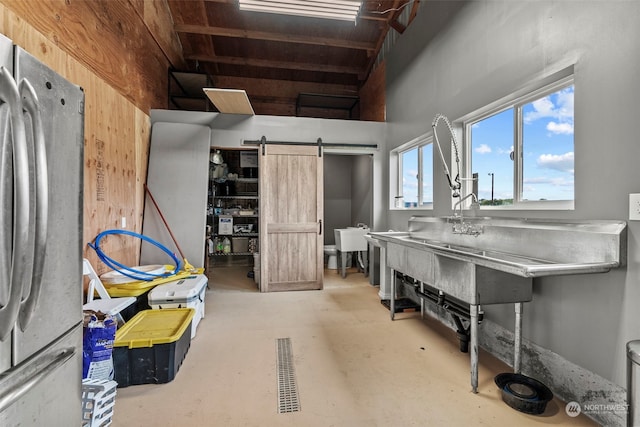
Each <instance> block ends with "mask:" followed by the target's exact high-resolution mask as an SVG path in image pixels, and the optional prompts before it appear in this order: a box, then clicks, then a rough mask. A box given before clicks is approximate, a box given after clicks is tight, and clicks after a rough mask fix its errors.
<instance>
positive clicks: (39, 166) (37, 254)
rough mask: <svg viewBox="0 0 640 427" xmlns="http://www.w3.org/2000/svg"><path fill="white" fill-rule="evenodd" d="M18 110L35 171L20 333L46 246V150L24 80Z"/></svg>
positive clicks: (36, 293) (34, 299) (33, 302)
mask: <svg viewBox="0 0 640 427" xmlns="http://www.w3.org/2000/svg"><path fill="white" fill-rule="evenodd" d="M19 89H20V94H21V95H22V106H23V107H24V109H25V111H26V112H27V114H29V116H31V131H32V133H33V150H34V155H35V157H34V163H35V165H34V167H35V172H36V173H35V193H36V195H35V227H34V228H35V244H34V251H33V255H32V256H33V270H32V273H31V289H30V290H29V292H28V293H27V289H24V290H23V295H22V297H23V301H22V303H21V304H20V313H19V315H18V324H19V326H20V329H21V330H22V331H23V332H24V330H25V329H27V325H28V324H29V322H30V321H31V318H32V317H33V313H34V312H35V310H36V307H37V305H38V299H39V298H40V291H41V288H42V277H43V274H44V258H45V256H44V255H45V249H46V246H47V225H48V224H47V221H48V217H49V216H48V209H49V182H48V171H47V151H46V150H47V148H46V142H45V137H44V131H43V125H42V117H41V115H40V102H39V101H38V96H37V95H36V92H35V90H34V89H33V86H32V85H31V83H29V81H28V80H27V79H22V80H21V81H20V86H19Z"/></svg>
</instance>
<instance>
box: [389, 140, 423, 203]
mask: <svg viewBox="0 0 640 427" xmlns="http://www.w3.org/2000/svg"><path fill="white" fill-rule="evenodd" d="M394 151H395V153H393V152H392V156H391V158H394V157H396V156H397V161H398V192H397V197H398V198H401V199H400V200H402V206H396V207H401V208H421V209H429V208H431V207H432V206H433V144H432V138H431V137H430V136H429V137H425V136H422V137H419V138H416V139H415V140H413V141H410V142H408V143H406V144H404V145H403V146H401V147H399V148H398V149H396V150H394ZM393 154H395V156H394V155H393Z"/></svg>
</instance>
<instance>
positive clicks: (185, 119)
mask: <svg viewBox="0 0 640 427" xmlns="http://www.w3.org/2000/svg"><path fill="white" fill-rule="evenodd" d="M151 122H152V124H153V127H154V129H156V128H158V126H161V128H162V130H163V131H165V132H166V135H165V134H163V133H162V132H160V131H156V132H153V133H152V137H151V150H152V153H153V152H155V151H156V150H164V149H165V148H161V147H164V146H166V145H167V144H169V145H171V143H170V141H171V140H173V139H175V140H176V141H181V140H183V139H186V140H188V139H189V138H190V136H189V135H190V133H189V132H187V131H185V132H186V133H185V134H184V136H178V137H176V136H175V132H176V131H178V132H180V131H182V130H183V129H185V128H183V127H185V126H186V129H191V128H194V127H205V128H206V129H207V130H210V139H209V145H210V146H219V147H229V148H232V147H241V146H243V145H242V144H243V141H245V140H259V139H260V138H261V137H262V136H265V137H266V138H267V140H270V141H300V142H315V141H316V140H317V139H318V138H322V140H323V142H326V143H347V144H376V145H377V146H378V149H370V148H366V149H363V148H357V147H348V148H326V149H325V150H324V153H325V155H326V157H327V158H328V157H330V156H331V157H341V158H344V159H345V160H344V161H345V162H348V164H349V165H348V166H346V165H344V164H343V165H342V167H345V170H344V172H345V173H348V174H349V175H345V179H348V180H349V184H348V185H347V186H346V188H344V191H345V192H349V193H350V195H351V194H354V193H355V194H356V196H355V201H351V200H349V202H348V203H349V205H350V206H349V208H348V212H347V214H348V216H345V219H344V221H345V222H344V224H341V225H339V226H340V227H344V226H347V225H355V224H356V223H357V222H365V223H367V224H368V225H372V226H373V227H374V228H375V227H378V228H377V229H384V222H385V221H386V212H385V208H386V205H385V201H384V199H383V197H382V194H383V191H384V187H385V185H386V184H385V176H386V175H385V172H384V169H385V168H386V167H387V163H386V142H385V129H386V123H380V122H364V121H350V120H327V119H315V118H306V117H305V118H303V117H280V116H244V115H233V114H219V113H206V112H192V111H177V110H152V111H151ZM174 127H175V130H174ZM172 144H173V145H174V146H175V145H180V144H179V143H178V142H175V141H174V142H173V143H172ZM156 146H158V147H156ZM185 148H186V147H185ZM187 149H188V148H187ZM185 154H187V153H182V155H185ZM360 158H366V159H367V160H361V159H360ZM206 161H208V155H207V156H206V158H205V164H207V163H206ZM156 164H158V165H159V166H156ZM167 168H168V165H167V164H166V162H165V163H161V162H157V161H156V160H155V159H151V158H150V161H149V177H154V178H153V179H159V178H160V177H162V176H164V177H165V179H166V180H168V181H170V182H169V184H171V185H168V186H167V187H166V188H167V191H169V192H177V191H184V190H185V189H189V188H190V183H191V182H193V181H194V180H195V181H198V180H200V181H199V182H206V180H207V175H206V173H207V172H202V173H203V175H202V177H194V176H192V175H191V173H190V172H189V171H186V172H185V174H186V177H187V178H186V180H182V179H180V180H178V181H179V182H180V185H177V183H174V182H173V181H171V177H172V175H167V174H166V170H167ZM174 169H176V168H174ZM199 173H200V172H199ZM163 174H164V175H163ZM155 177H159V178H155ZM372 177H373V179H372ZM331 185H336V184H335V181H334V182H333V183H332V184H331ZM158 187H160V186H159V185H158ZM156 191H161V190H156ZM329 191H332V189H330V190H329ZM374 195H375V196H374ZM154 196H155V197H156V198H158V196H156V194H155V192H154ZM343 196H344V195H343ZM343 196H340V197H343ZM167 197H174V196H171V195H167ZM203 203H204V205H203V208H202V212H203V215H204V212H205V209H206V190H205V199H204V200H203ZM343 203H346V201H344V202H343ZM353 203H355V204H356V206H357V209H356V210H355V211H354V210H353V209H352V207H351V206H352V204H353ZM365 205H366V206H367V208H365V207H364V206H365ZM163 209H164V208H163ZM179 209H180V208H179V207H176V208H175V210H176V211H178V210H179ZM176 215H181V213H180V212H176ZM182 215H184V212H182ZM341 221H342V220H341ZM185 227H192V228H194V229H195V227H197V228H198V230H200V229H202V230H204V228H200V225H199V223H198V224H197V225H195V224H192V225H191V226H190V225H188V224H187V225H185ZM202 227H204V223H203V225H202ZM327 227H329V226H328V225H327ZM333 228H335V227H332V228H327V230H329V229H333ZM194 232H195V231H194ZM327 237H329V236H327ZM202 238H203V239H204V232H202ZM330 238H331V243H333V234H332V235H331V236H330ZM163 241H164V240H163ZM185 245H186V244H185ZM191 245H193V246H194V250H195V246H198V247H200V246H202V248H204V243H202V245H201V244H200V241H194V242H192V243H191ZM181 246H183V245H182V244H181ZM183 250H184V248H183ZM192 264H193V263H192Z"/></svg>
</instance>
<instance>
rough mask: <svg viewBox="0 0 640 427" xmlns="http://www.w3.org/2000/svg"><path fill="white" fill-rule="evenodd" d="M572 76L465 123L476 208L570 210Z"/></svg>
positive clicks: (468, 172)
mask: <svg viewBox="0 0 640 427" xmlns="http://www.w3.org/2000/svg"><path fill="white" fill-rule="evenodd" d="M573 95H574V85H573V79H572V77H569V78H564V79H562V80H561V81H558V82H556V83H555V84H552V85H548V86H545V87H543V88H541V89H538V90H536V91H533V92H530V93H528V94H526V95H524V96H520V97H519V98H517V99H515V100H511V101H510V102H508V103H503V104H502V105H501V106H499V107H497V108H496V107H494V108H492V110H491V111H490V112H488V113H485V114H477V115H475V117H472V118H470V119H469V120H465V121H464V127H465V136H466V142H467V144H466V146H467V147H468V148H469V149H468V151H467V152H468V153H469V154H468V156H467V158H468V160H470V162H469V167H468V168H467V176H470V175H471V174H472V173H473V174H476V173H477V175H478V193H479V194H478V199H479V202H480V205H481V207H487V206H513V207H517V208H527V209H528V208H557V209H569V208H573V200H574V139H573V119H574V113H573Z"/></svg>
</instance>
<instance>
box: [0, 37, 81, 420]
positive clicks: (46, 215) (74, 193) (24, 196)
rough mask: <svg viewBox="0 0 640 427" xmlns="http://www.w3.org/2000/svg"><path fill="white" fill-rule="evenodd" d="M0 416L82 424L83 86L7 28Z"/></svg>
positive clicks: (1, 119)
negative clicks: (10, 34)
mask: <svg viewBox="0 0 640 427" xmlns="http://www.w3.org/2000/svg"><path fill="white" fill-rule="evenodd" d="M0 66H2V68H0V426H45V425H46V426H76V425H80V423H81V417H82V414H81V393H82V378H81V377H82V264H81V263H82V260H81V258H82V209H83V205H82V200H83V197H82V194H83V153H84V150H83V148H84V135H83V127H84V93H83V91H82V89H81V88H80V87H78V86H76V85H73V84H71V83H70V82H68V81H66V80H65V79H63V78H62V77H61V76H60V75H58V74H57V73H56V72H54V71H52V70H51V69H49V68H48V67H47V66H45V65H44V64H42V63H40V62H39V61H38V60H37V59H35V58H34V57H33V56H31V55H30V54H29V53H27V52H26V51H24V50H23V49H21V48H20V47H18V46H14V45H13V44H12V42H11V40H9V39H7V38H6V37H4V36H2V35H0Z"/></svg>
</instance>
